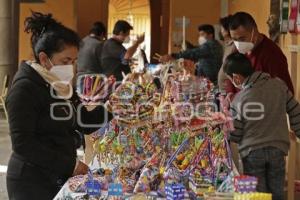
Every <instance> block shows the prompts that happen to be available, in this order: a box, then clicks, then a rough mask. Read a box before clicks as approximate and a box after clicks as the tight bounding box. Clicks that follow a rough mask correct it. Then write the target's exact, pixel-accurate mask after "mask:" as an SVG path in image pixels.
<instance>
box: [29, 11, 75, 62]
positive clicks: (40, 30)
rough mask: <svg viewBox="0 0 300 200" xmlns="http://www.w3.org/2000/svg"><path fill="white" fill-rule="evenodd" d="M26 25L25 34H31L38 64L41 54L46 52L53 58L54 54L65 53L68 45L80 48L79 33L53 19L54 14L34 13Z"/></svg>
mask: <svg viewBox="0 0 300 200" xmlns="http://www.w3.org/2000/svg"><path fill="white" fill-rule="evenodd" d="M24 24H25V32H26V33H31V47H32V50H33V54H34V57H35V59H36V61H37V62H39V53H40V52H45V53H46V54H47V55H48V56H49V57H50V58H51V57H52V55H53V54H54V53H58V52H61V51H63V50H64V47H65V46H66V45H70V46H75V47H77V48H79V45H80V38H79V36H78V35H77V33H76V32H75V31H73V30H71V29H69V28H67V27H65V26H64V25H62V24H61V23H59V22H57V21H56V20H55V19H53V18H52V14H42V13H40V12H34V11H32V15H31V16H30V17H27V18H26V19H25V22H24Z"/></svg>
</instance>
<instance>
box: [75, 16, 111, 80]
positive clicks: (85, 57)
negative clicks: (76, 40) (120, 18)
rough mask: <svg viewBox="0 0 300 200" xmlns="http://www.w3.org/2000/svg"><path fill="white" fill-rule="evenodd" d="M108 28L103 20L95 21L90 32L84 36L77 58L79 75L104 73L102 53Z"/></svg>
mask: <svg viewBox="0 0 300 200" xmlns="http://www.w3.org/2000/svg"><path fill="white" fill-rule="evenodd" d="M105 36H106V28H105V26H104V24H103V23H102V22H95V23H94V25H93V27H92V29H91V30H90V34H89V35H88V36H86V37H85V38H83V40H82V45H81V47H80V49H79V53H78V60H77V75H80V74H84V73H102V72H103V69H102V66H101V53H102V48H103V43H104V39H105Z"/></svg>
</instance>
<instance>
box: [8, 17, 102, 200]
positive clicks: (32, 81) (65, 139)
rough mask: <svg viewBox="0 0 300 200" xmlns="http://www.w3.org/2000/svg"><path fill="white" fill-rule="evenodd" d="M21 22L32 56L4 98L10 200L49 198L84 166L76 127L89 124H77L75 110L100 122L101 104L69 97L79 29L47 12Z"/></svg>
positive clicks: (84, 171)
mask: <svg viewBox="0 0 300 200" xmlns="http://www.w3.org/2000/svg"><path fill="white" fill-rule="evenodd" d="M25 27H26V29H25V31H27V32H28V33H31V34H32V36H31V44H32V49H33V53H34V56H35V61H34V62H30V61H27V62H22V64H21V66H20V69H19V71H18V72H17V74H16V75H15V78H14V81H13V84H12V88H11V90H10V92H9V94H8V97H7V101H6V106H7V109H8V114H9V126H10V133H11V140H12V149H13V153H12V155H11V158H10V161H9V164H8V171H7V190H8V194H9V198H10V199H13V200H23V199H24V200H35V199H37V200H40V199H43V200H47V199H49V200H50V199H53V198H54V196H55V195H56V193H57V192H58V191H59V189H60V187H61V186H62V185H63V184H64V183H65V182H66V180H67V179H68V178H69V177H70V176H73V175H79V174H85V173H87V170H88V167H87V165H86V164H84V163H82V162H80V161H78V160H77V159H76V157H77V156H76V148H77V147H78V146H80V144H81V143H80V138H79V137H78V134H76V132H77V130H79V131H85V133H91V132H92V131H93V130H92V129H89V130H84V129H82V128H80V126H78V118H77V116H79V115H77V114H78V112H80V117H79V118H80V119H82V120H81V121H84V119H86V117H87V118H89V119H95V120H94V124H99V121H100V119H101V116H100V115H99V114H102V115H104V110H103V108H102V107H97V108H95V109H94V110H93V111H91V112H87V110H86V108H85V107H78V108H81V109H80V111H79V110H76V106H74V103H73V102H72V101H70V100H69V99H71V97H72V91H73V88H72V85H71V81H72V77H73V76H74V72H73V64H74V62H75V61H76V59H77V52H78V48H79V43H80V39H79V37H78V35H77V34H76V33H75V32H74V31H72V30H71V29H69V28H66V27H65V26H63V25H62V24H60V23H58V22H57V21H56V20H54V19H53V18H52V16H51V15H50V14H48V15H43V14H41V13H37V12H33V13H32V16H31V17H28V18H27V19H26V20H25ZM102 121H104V120H103V118H102ZM85 123H86V122H85ZM79 124H80V123H79Z"/></svg>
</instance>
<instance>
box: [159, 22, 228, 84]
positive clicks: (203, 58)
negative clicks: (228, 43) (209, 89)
mask: <svg viewBox="0 0 300 200" xmlns="http://www.w3.org/2000/svg"><path fill="white" fill-rule="evenodd" d="M198 31H199V39H198V43H199V46H198V47H196V48H193V49H188V50H186V51H183V52H180V53H173V54H171V55H166V56H163V57H162V58H161V60H160V61H162V62H166V61H169V60H171V59H179V58H184V59H190V60H193V61H195V62H198V64H197V68H196V75H198V76H204V77H207V78H208V79H209V80H210V81H212V82H213V83H215V84H216V83H217V80H218V72H219V70H220V67H221V65H222V59H223V47H222V45H221V44H220V43H219V42H218V41H217V40H215V29H214V27H213V26H212V25H209V24H204V25H201V26H199V27H198Z"/></svg>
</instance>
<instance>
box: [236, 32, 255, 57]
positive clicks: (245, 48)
mask: <svg viewBox="0 0 300 200" xmlns="http://www.w3.org/2000/svg"><path fill="white" fill-rule="evenodd" d="M253 34H254V29H253V30H252V34H251V40H250V41H251V42H240V41H233V42H234V45H235V46H236V48H237V50H238V52H239V53H242V54H246V53H249V52H251V51H252V49H253V48H254V44H253V42H252V39H253Z"/></svg>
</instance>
